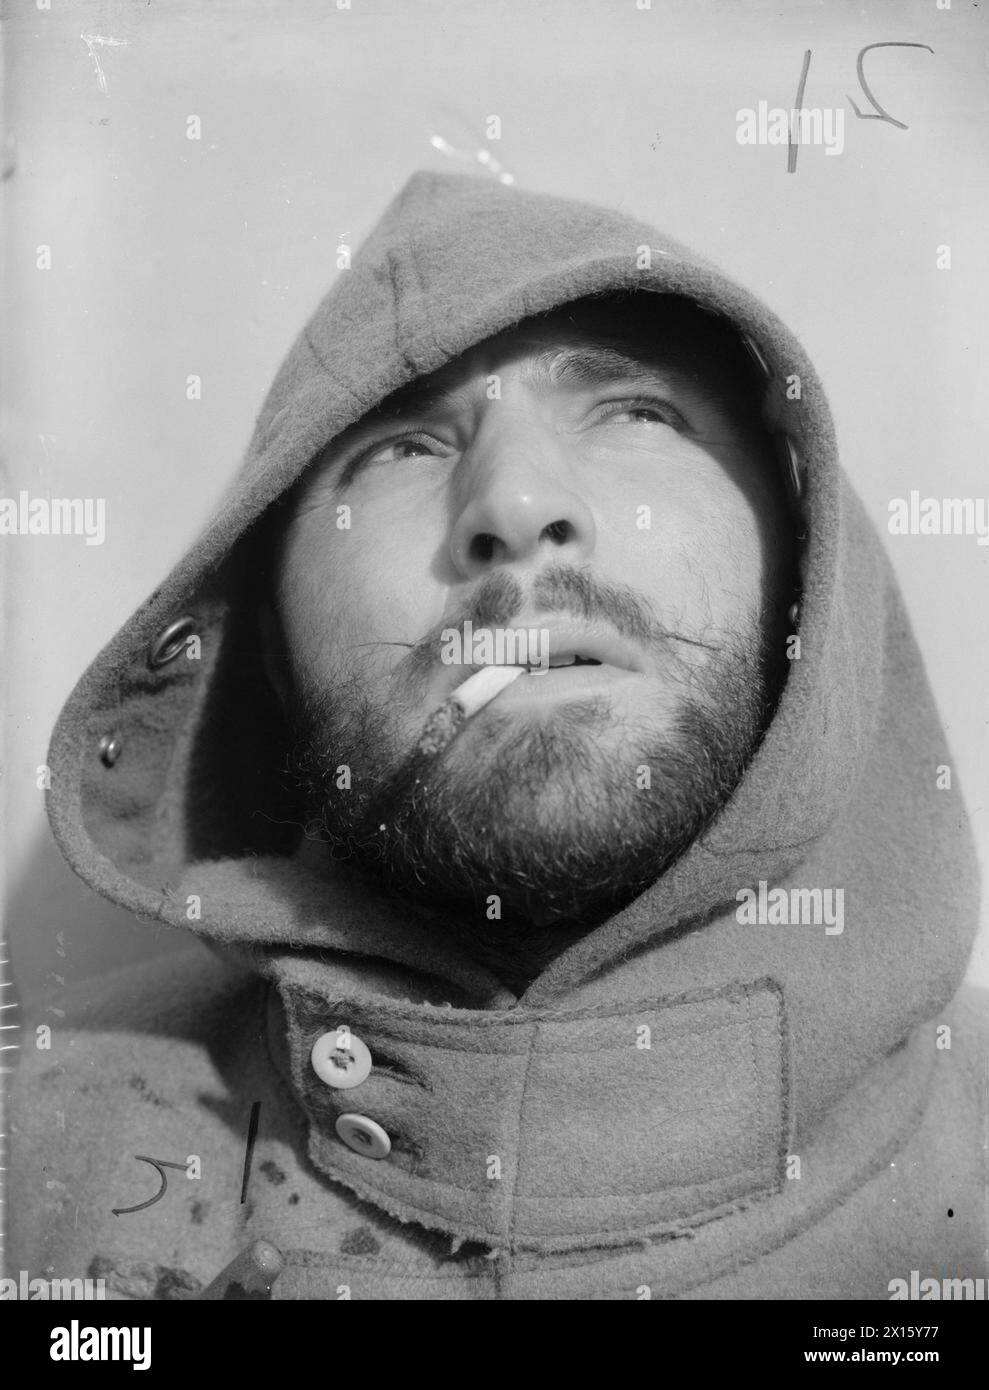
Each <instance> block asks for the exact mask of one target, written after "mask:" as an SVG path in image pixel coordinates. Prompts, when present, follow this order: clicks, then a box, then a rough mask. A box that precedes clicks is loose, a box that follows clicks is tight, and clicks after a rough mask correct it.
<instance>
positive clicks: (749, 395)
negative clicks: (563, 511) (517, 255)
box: [372, 293, 758, 416]
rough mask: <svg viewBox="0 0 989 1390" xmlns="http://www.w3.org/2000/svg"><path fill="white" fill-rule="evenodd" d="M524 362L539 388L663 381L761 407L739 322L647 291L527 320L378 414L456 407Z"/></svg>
mask: <svg viewBox="0 0 989 1390" xmlns="http://www.w3.org/2000/svg"><path fill="white" fill-rule="evenodd" d="M516 365H517V366H519V368H520V377H521V380H522V381H523V383H524V384H525V385H527V386H530V387H533V388H536V389H552V388H553V387H572V388H580V387H594V386H598V385H605V384H607V383H608V382H612V381H618V380H620V381H624V382H628V383H632V384H635V383H636V382H641V384H643V385H646V384H653V385H654V384H655V382H656V378H657V375H660V376H662V377H663V378H665V379H666V380H667V381H668V382H669V383H670V385H671V386H674V385H682V386H692V387H694V388H695V389H698V390H700V391H702V392H703V394H704V395H706V396H711V397H715V398H718V399H720V400H721V401H722V402H723V403H724V404H726V405H729V406H732V407H734V408H742V409H745V408H747V407H749V408H752V409H754V408H755V407H756V406H757V404H758V387H757V384H756V382H755V381H754V379H753V377H752V371H751V363H750V361H749V359H748V356H747V355H746V353H745V352H744V350H743V349H742V347H741V344H740V342H739V340H738V337H737V334H735V332H734V330H733V329H732V328H731V327H730V325H728V324H726V323H725V322H724V321H723V320H721V319H718V318H716V317H715V316H714V315H712V314H708V313H706V312H705V311H703V310H701V309H699V308H698V307H697V306H696V305H694V304H692V303H691V302H690V301H688V300H685V299H682V298H680V297H679V296H673V295H656V294H647V293H638V294H629V295H627V296H624V297H622V298H615V297H609V298H602V299H598V300H594V299H591V300H581V301H577V302H576V303H573V304H569V305H564V306H563V307H561V308H560V309H557V310H554V311H553V312H552V313H549V314H544V315H540V316H538V317H534V318H530V319H526V320H524V321H522V322H521V323H519V324H517V325H515V326H514V327H512V328H509V329H506V330H504V331H503V332H501V333H499V334H497V335H496V336H494V337H492V338H488V339H486V340H484V341H483V342H481V343H479V344H477V345H476V346H475V347H472V348H470V349H468V350H467V351H466V352H464V353H462V354H461V355H460V356H459V357H456V358H453V359H452V360H451V361H450V362H448V363H446V364H445V365H444V366H443V367H441V368H439V370H437V371H435V372H432V373H430V374H429V375H428V376H423V377H419V378H417V379H416V380H415V381H413V382H410V383H409V384H408V385H407V386H403V387H401V388H400V389H399V390H397V391H395V392H394V393H393V394H392V395H390V396H388V397H387V398H386V399H385V400H384V401H382V402H381V404H380V405H379V406H378V407H377V408H376V409H375V410H374V411H373V412H372V416H379V415H386V416H394V415H404V414H407V413H409V412H413V411H422V410H424V409H429V408H430V407H433V406H441V405H445V404H448V403H449V402H450V399H451V397H455V396H456V393H457V392H458V391H459V390H461V389H463V388H464V387H466V386H467V385H469V384H470V383H471V382H472V381H473V380H474V379H475V378H477V377H479V376H481V377H483V376H486V375H488V374H490V373H493V372H498V371H499V370H503V369H505V368H506V367H510V366H516Z"/></svg>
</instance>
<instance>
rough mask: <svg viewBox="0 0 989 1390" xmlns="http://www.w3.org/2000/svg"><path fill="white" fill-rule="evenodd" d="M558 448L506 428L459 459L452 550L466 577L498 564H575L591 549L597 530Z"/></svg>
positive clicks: (458, 565) (560, 447) (454, 558)
mask: <svg viewBox="0 0 989 1390" xmlns="http://www.w3.org/2000/svg"><path fill="white" fill-rule="evenodd" d="M564 447H565V446H563V445H562V442H560V441H557V440H552V441H549V442H547V441H546V440H542V441H539V440H534V439H533V438H532V437H531V436H527V435H526V433H525V432H524V431H523V432H518V431H511V433H508V432H506V433H505V435H504V436H503V437H502V438H500V439H498V440H494V441H488V443H487V447H485V448H483V449H482V450H481V451H480V454H479V456H475V457H473V458H470V459H465V460H464V462H465V463H467V465H468V470H469V473H468V477H467V479H466V480H465V487H464V492H463V494H462V501H461V506H460V511H459V514H458V515H457V517H456V520H455V521H454V524H453V529H452V532H451V535H450V553H451V555H452V557H453V563H454V565H455V566H456V568H457V570H458V571H459V573H460V574H462V575H463V576H464V577H465V578H468V579H475V578H477V577H479V576H480V575H482V574H484V573H486V572H487V571H488V570H490V569H492V568H493V567H494V566H496V565H508V564H524V565H529V566H533V565H535V564H537V563H538V562H539V561H540V560H542V559H543V558H545V559H546V560H550V559H552V560H569V561H570V562H571V563H577V562H578V561H581V560H586V559H587V558H588V557H589V556H590V555H591V554H593V551H594V547H595V543H596V540H597V528H596V527H595V524H594V517H593V516H592V514H591V511H590V508H589V507H588V506H587V504H586V502H585V501H584V500H583V498H582V497H581V496H580V495H579V493H577V492H576V491H575V490H574V488H573V486H572V478H571V477H570V470H569V468H568V466H567V461H566V459H565V457H564V455H563V452H562V450H563V448H564ZM472 452H473V451H472Z"/></svg>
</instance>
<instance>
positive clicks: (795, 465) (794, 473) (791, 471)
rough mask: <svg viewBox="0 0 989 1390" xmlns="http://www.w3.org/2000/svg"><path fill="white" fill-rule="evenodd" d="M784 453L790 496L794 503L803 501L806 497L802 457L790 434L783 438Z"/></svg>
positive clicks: (784, 465) (784, 466)
mask: <svg viewBox="0 0 989 1390" xmlns="http://www.w3.org/2000/svg"><path fill="white" fill-rule="evenodd" d="M781 447H782V452H783V468H784V471H785V474H786V482H787V486H788V487H789V489H790V496H791V497H792V498H793V500H794V502H799V501H801V500H802V498H803V495H804V481H803V478H802V477H801V474H800V456H799V454H798V453H797V447H796V445H795V444H794V442H793V440H792V439H791V438H790V436H789V435H788V434H784V435H783V436H782V442H781Z"/></svg>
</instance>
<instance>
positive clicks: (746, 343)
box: [741, 333, 773, 381]
mask: <svg viewBox="0 0 989 1390" xmlns="http://www.w3.org/2000/svg"><path fill="white" fill-rule="evenodd" d="M741 337H742V346H743V347H744V348H745V351H746V352H747V353H748V354H749V356H750V357H751V358H752V361H753V362H754V363H755V364H756V366H757V367H758V368H759V370H760V372H762V374H763V376H764V377H765V378H766V380H767V381H769V380H770V379H771V377H772V375H773V369H772V367H771V366H770V365H769V363H768V362H767V361H766V357H765V354H764V353H763V350H762V348H761V347H760V346H759V344H758V343H757V342H756V340H755V339H754V338H750V337H749V335H748V334H747V333H743V334H742V335H741Z"/></svg>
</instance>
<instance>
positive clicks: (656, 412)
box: [597, 400, 687, 430]
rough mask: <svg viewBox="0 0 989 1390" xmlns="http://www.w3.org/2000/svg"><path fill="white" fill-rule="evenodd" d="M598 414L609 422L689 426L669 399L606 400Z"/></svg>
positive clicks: (599, 419) (681, 427) (599, 417)
mask: <svg viewBox="0 0 989 1390" xmlns="http://www.w3.org/2000/svg"><path fill="white" fill-rule="evenodd" d="M597 415H598V421H603V422H607V423H611V422H612V421H614V422H617V423H621V422H622V421H630V422H631V423H632V424H636V425H668V426H669V427H670V428H671V429H675V430H685V429H686V427H687V422H686V421H685V420H684V418H683V416H682V415H681V414H680V412H679V410H677V409H676V407H675V406H672V405H670V404H669V402H668V401H650V400H645V401H643V400H627V401H606V402H605V403H604V404H603V405H602V406H600V407H599V408H598V412H597Z"/></svg>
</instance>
